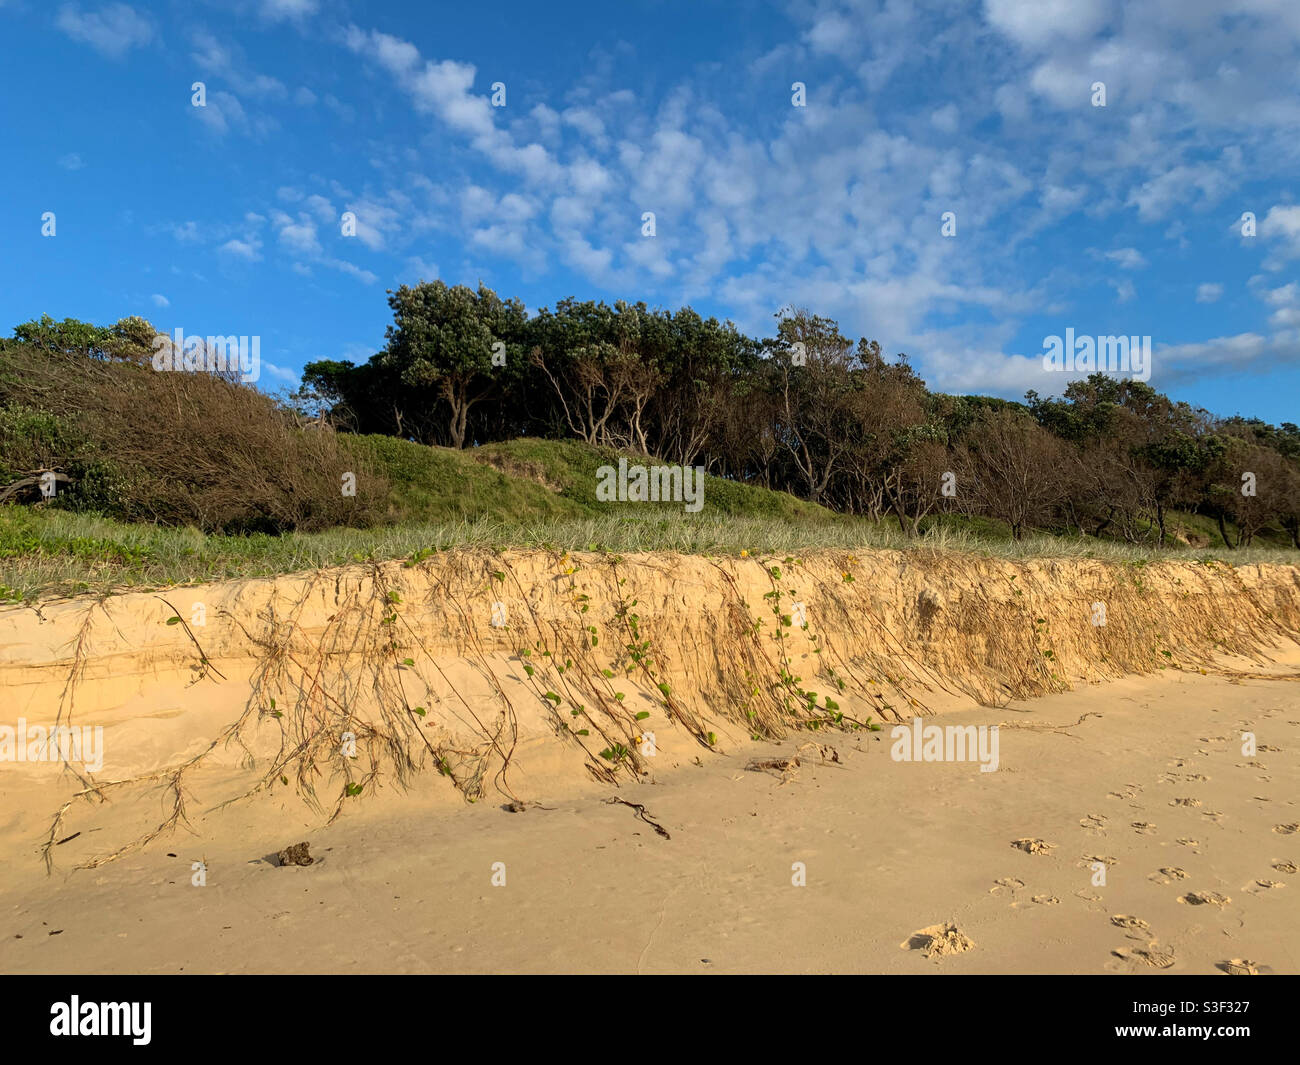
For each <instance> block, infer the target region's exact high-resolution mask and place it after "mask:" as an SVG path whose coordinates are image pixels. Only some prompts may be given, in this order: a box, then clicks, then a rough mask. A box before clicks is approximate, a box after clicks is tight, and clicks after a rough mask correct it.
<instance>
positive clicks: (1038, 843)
mask: <svg viewBox="0 0 1300 1065" xmlns="http://www.w3.org/2000/svg"><path fill="white" fill-rule="evenodd" d="M1011 846H1013V847H1015V848H1016V849H1017V850H1022V851H1024V852H1025V853H1026V854H1048V853H1050V852H1051V851H1053V850H1055V849H1056V844H1055V843H1048V842H1047V841H1046V840H1041V839H1032V838H1029V837H1026V838H1025V839H1013V840H1012V841H1011Z"/></svg>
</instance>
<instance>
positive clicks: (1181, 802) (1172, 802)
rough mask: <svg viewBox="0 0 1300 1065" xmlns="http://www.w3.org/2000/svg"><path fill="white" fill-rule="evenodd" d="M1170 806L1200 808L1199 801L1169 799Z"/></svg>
mask: <svg viewBox="0 0 1300 1065" xmlns="http://www.w3.org/2000/svg"><path fill="white" fill-rule="evenodd" d="M1169 805H1170V806H1200V805H1201V800H1200V799H1170V800H1169Z"/></svg>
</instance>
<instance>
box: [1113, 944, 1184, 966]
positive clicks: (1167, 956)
mask: <svg viewBox="0 0 1300 1065" xmlns="http://www.w3.org/2000/svg"><path fill="white" fill-rule="evenodd" d="M1111 953H1112V954H1113V955H1115V957H1117V958H1123V959H1124V960H1125V961H1133V960H1134V959H1136V960H1138V961H1141V962H1143V963H1145V964H1147V965H1150V966H1152V967H1153V968H1156V969H1168V968H1169V967H1170V966H1171V965H1173V964H1174V961H1175V958H1174V954H1173V951H1171V950H1167V949H1165V948H1163V947H1160V946H1159V945H1157V943H1156V942H1155V941H1154V940H1153V941H1152V942H1150V943H1148V944H1147V945H1146V947H1145V948H1144V949H1141V950H1126V949H1124V948H1123V947H1120V948H1119V949H1118V950H1112V951H1111Z"/></svg>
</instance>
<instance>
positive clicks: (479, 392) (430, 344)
mask: <svg viewBox="0 0 1300 1065" xmlns="http://www.w3.org/2000/svg"><path fill="white" fill-rule="evenodd" d="M388 305H389V307H390V308H392V311H393V324H392V325H390V326H389V327H388V331H387V334H386V335H387V339H388V343H387V346H386V347H385V348H384V350H383V351H382V352H380V353H379V356H378V358H377V363H378V366H379V367H380V368H381V369H383V370H387V371H390V372H392V373H393V374H394V375H395V376H396V378H397V380H398V382H400V384H401V386H403V387H405V388H410V389H412V390H413V391H415V392H416V393H417V394H420V395H422V396H423V397H424V398H426V400H427V399H428V398H430V397H433V396H436V397H437V398H438V399H441V400H442V401H443V402H444V403H445V404H446V405H447V421H446V425H445V428H446V432H447V437H448V438H449V440H450V442H451V446H452V447H455V448H463V447H464V446H465V440H466V437H467V428H468V422H469V414H470V411H471V409H472V408H473V407H474V406H475V405H476V404H479V403H482V402H483V401H484V400H486V399H488V398H489V397H491V396H493V395H494V394H498V393H499V392H500V389H501V381H502V378H504V377H505V376H507V374H508V372H509V369H510V367H511V366H515V367H517V366H519V365H520V363H521V362H522V354H523V343H522V342H523V339H524V326H525V323H526V321H527V315H526V312H525V310H524V305H523V304H522V303H520V302H519V301H518V300H502V299H501V298H500V297H499V296H497V294H496V293H495V292H493V291H492V290H491V289H489V288H487V287H485V286H484V285H482V284H480V285H479V287H478V291H477V292H475V291H473V290H472V289H469V288H466V287H465V286H464V285H456V286H455V287H451V288H449V287H448V286H447V285H446V284H444V283H443V282H442V281H432V282H424V281H422V282H420V283H419V284H418V285H416V286H414V287H408V286H406V285H403V286H402V287H401V288H399V289H398V290H397V291H396V292H392V293H390V295H389V299H388ZM494 344H503V345H504V348H503V349H501V348H498V349H495V350H496V351H504V353H505V356H506V358H505V366H494V365H493V361H492V359H493V354H494V347H493V345H494Z"/></svg>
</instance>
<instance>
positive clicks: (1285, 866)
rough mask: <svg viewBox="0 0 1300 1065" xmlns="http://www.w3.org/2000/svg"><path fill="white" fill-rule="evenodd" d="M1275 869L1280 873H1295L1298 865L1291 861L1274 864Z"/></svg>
mask: <svg viewBox="0 0 1300 1065" xmlns="http://www.w3.org/2000/svg"><path fill="white" fill-rule="evenodd" d="M1273 868H1274V869H1276V870H1277V871H1278V872H1279V873H1294V872H1295V871H1296V864H1295V862H1291V861H1280V862H1274V863H1273Z"/></svg>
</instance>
